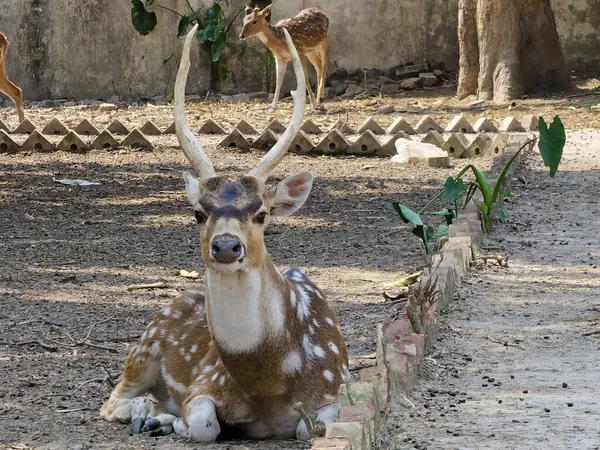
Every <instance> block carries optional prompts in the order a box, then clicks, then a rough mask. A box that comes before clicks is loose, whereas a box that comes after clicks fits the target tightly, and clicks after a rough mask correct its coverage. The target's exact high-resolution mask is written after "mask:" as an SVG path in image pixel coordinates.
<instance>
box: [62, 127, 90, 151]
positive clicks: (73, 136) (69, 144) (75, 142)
mask: <svg viewBox="0 0 600 450" xmlns="http://www.w3.org/2000/svg"><path fill="white" fill-rule="evenodd" d="M56 148H57V149H58V150H63V151H65V152H87V151H89V149H90V146H89V145H87V144H86V143H85V142H84V141H83V139H81V137H79V135H78V134H77V133H75V132H74V131H69V132H68V133H67V135H66V136H65V137H64V138H62V140H61V141H60V142H59V143H58V145H57V146H56Z"/></svg>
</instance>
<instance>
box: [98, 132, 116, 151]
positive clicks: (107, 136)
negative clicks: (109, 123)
mask: <svg viewBox="0 0 600 450" xmlns="http://www.w3.org/2000/svg"><path fill="white" fill-rule="evenodd" d="M117 147H119V142H118V141H117V140H116V139H115V137H114V136H113V134H112V133H111V132H110V131H108V130H104V131H103V132H102V133H100V134H99V135H98V137H96V139H94V141H93V142H92V148H96V149H98V150H103V149H107V148H117Z"/></svg>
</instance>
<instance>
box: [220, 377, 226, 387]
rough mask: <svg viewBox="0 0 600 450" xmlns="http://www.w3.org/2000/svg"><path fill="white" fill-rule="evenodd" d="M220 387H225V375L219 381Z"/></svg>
mask: <svg viewBox="0 0 600 450" xmlns="http://www.w3.org/2000/svg"><path fill="white" fill-rule="evenodd" d="M219 386H221V387H223V386H225V375H221V378H220V379H219Z"/></svg>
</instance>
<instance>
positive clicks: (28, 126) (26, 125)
mask: <svg viewBox="0 0 600 450" xmlns="http://www.w3.org/2000/svg"><path fill="white" fill-rule="evenodd" d="M34 130H35V125H34V124H33V123H32V122H31V120H29V119H27V118H26V119H25V120H24V121H23V122H21V123H20V124H19V125H18V126H17V128H15V129H14V130H13V134H30V133H31V132H33V131H34Z"/></svg>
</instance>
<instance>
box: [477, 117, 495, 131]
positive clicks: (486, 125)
mask: <svg viewBox="0 0 600 450" xmlns="http://www.w3.org/2000/svg"><path fill="white" fill-rule="evenodd" d="M473 129H474V130H475V132H477V133H495V132H497V131H498V128H496V126H495V125H494V124H493V123H492V122H491V121H490V120H489V119H488V118H486V117H480V118H479V119H477V122H475V125H474V126H473Z"/></svg>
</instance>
